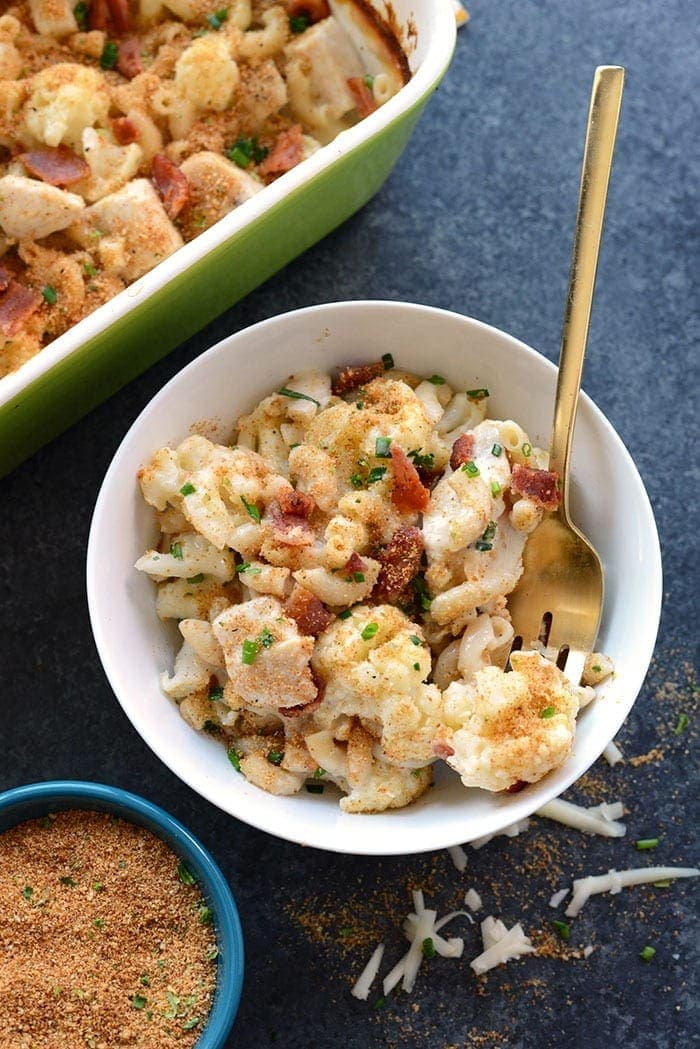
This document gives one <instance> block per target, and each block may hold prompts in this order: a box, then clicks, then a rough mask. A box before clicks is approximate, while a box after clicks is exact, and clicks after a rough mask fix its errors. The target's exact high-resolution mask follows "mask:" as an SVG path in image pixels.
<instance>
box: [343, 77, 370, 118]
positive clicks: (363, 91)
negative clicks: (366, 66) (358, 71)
mask: <svg viewBox="0 0 700 1049" xmlns="http://www.w3.org/2000/svg"><path fill="white" fill-rule="evenodd" d="M348 87H349V88H350V92H351V94H352V97H353V98H354V99H355V109H356V110H357V113H358V116H360V117H362V118H364V117H368V116H369V115H370V113H374V111H375V109H376V108H377V103H376V102H375V101H374V95H373V94H372V92H371V91H370V89H369V88H368V87H367V84H365V81H364V77H361V76H352V77H350V79H349V80H348Z"/></svg>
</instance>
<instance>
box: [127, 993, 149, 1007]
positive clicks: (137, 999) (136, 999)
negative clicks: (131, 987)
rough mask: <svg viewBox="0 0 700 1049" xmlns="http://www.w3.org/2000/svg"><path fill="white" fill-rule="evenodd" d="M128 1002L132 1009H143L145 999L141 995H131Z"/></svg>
mask: <svg viewBox="0 0 700 1049" xmlns="http://www.w3.org/2000/svg"><path fill="white" fill-rule="evenodd" d="M130 1001H131V1004H132V1005H133V1007H134V1009H143V1007H144V1005H145V1004H146V1001H147V999H146V998H144V996H143V995H142V994H132V996H131V999H130Z"/></svg>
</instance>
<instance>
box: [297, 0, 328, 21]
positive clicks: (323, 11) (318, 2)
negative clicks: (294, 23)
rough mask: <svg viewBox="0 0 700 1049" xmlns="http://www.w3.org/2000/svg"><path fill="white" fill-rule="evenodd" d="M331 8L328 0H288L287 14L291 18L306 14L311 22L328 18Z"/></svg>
mask: <svg viewBox="0 0 700 1049" xmlns="http://www.w3.org/2000/svg"><path fill="white" fill-rule="evenodd" d="M330 13H331V9H330V7H329V6H328V0H287V14H288V15H289V17H290V18H298V17H299V15H306V17H307V18H308V20H309V21H310V22H320V21H321V19H322V18H328V16H329V15H330Z"/></svg>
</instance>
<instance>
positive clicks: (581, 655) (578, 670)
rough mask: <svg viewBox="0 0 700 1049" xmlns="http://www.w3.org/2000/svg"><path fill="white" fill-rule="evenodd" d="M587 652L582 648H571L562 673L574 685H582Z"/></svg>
mask: <svg viewBox="0 0 700 1049" xmlns="http://www.w3.org/2000/svg"><path fill="white" fill-rule="evenodd" d="M587 655H588V653H587V652H582V651H581V649H580V648H570V649H569V654H568V656H567V657H566V664H565V666H564V670H563V671H562V673H563V674H564V676H565V677H567V678H568V679H569V681H570V682H571V684H572V685H580V684H581V677H582V676H583V667H584V664H585V662H586V656H587Z"/></svg>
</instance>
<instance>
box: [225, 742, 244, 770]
mask: <svg viewBox="0 0 700 1049" xmlns="http://www.w3.org/2000/svg"><path fill="white" fill-rule="evenodd" d="M226 757H227V758H228V760H229V761H230V762H231V764H232V765H233V767H234V769H235V770H236V772H240V771H241V756H240V754H239V753H238V751H237V750H234V748H233V747H228V749H227V750H226Z"/></svg>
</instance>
